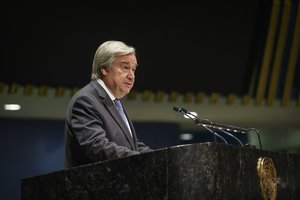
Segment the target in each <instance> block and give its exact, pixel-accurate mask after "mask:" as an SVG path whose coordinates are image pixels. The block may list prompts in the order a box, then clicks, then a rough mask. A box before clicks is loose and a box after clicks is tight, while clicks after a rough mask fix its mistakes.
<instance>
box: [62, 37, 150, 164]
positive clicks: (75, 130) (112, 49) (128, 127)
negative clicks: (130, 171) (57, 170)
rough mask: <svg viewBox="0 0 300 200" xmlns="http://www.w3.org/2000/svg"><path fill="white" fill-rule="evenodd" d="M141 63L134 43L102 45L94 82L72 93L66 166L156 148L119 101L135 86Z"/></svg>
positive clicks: (67, 123) (66, 136) (117, 42)
mask: <svg viewBox="0 0 300 200" xmlns="http://www.w3.org/2000/svg"><path fill="white" fill-rule="evenodd" d="M137 66H138V63H137V58H136V55H135V49H134V48H133V47H131V46H128V45H126V44H125V43H123V42H121V41H106V42H104V43H103V44H101V45H100V46H99V48H98V49H97V51H96V53H95V56H94V61H93V66H92V74H91V79H92V80H91V82H90V83H89V84H87V85H86V86H85V87H83V88H82V89H80V90H79V91H78V92H77V93H76V94H75V95H74V96H73V97H72V99H71V100H70V103H69V106H68V110H67V117H66V125H65V168H69V167H75V166H79V165H83V164H88V163H92V162H96V161H103V160H109V159H114V158H121V157H126V156H131V155H136V154H140V153H144V152H150V151H152V149H150V147H148V146H146V145H145V144H144V143H143V142H141V141H139V140H138V139H137V135H136V132H135V130H134V127H133V124H132V122H131V120H130V118H129V117H128V115H127V113H126V111H125V110H124V108H123V107H122V104H120V102H118V101H117V100H119V99H121V98H123V97H124V96H125V95H126V94H128V93H129V92H130V90H131V89H132V87H133V85H134V81H135V71H136V68H137ZM115 100H116V103H115ZM117 106H121V107H120V108H117ZM122 109H123V110H124V113H125V114H124V113H123V114H124V115H125V117H124V119H123V117H122V115H123V114H122Z"/></svg>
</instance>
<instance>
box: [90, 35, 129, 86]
mask: <svg viewBox="0 0 300 200" xmlns="http://www.w3.org/2000/svg"><path fill="white" fill-rule="evenodd" d="M127 54H134V55H135V48H134V47H132V46H128V45H126V44H125V43H124V42H121V41H115V40H111V41H106V42H104V43H102V44H101V45H100V46H99V47H98V49H97V51H96V53H95V56H94V61H93V66H92V73H91V79H92V80H95V79H98V78H101V77H100V76H101V74H100V69H102V68H107V67H111V65H112V63H113V61H114V60H115V59H116V56H122V55H127Z"/></svg>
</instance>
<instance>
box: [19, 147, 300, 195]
mask: <svg viewBox="0 0 300 200" xmlns="http://www.w3.org/2000/svg"><path fill="white" fill-rule="evenodd" d="M21 198H22V199H23V200H25V199H30V200H35V199H36V200H41V199H42V200H53V199H59V200H62V199H72V200H73V199H80V200H90V199H97V200H101V199H103V200H104V199H105V200H126V199H129V200H196V199H197V200H198V199H222V200H224V199H253V200H258V199H285V200H286V199H289V200H290V199H300V156H299V155H296V154H287V153H281V152H272V151H265V150H259V149H254V148H249V147H242V146H237V145H225V144H218V143H210V142H209V143H197V144H187V145H179V146H172V147H167V148H162V149H158V150H155V151H153V152H149V153H144V154H140V155H134V156H130V157H126V158H120V159H115V160H109V161H104V162H96V163H92V164H88V165H83V166H79V167H74V168H70V169H66V170H61V171H56V172H52V173H48V174H42V175H37V176H34V177H28V178H24V179H22V180H21Z"/></svg>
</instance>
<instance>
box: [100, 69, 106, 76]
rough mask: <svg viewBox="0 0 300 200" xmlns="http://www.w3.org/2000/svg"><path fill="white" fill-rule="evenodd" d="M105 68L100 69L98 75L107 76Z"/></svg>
mask: <svg viewBox="0 0 300 200" xmlns="http://www.w3.org/2000/svg"><path fill="white" fill-rule="evenodd" d="M107 70H108V69H107V68H101V69H100V75H102V76H105V75H106V74H107Z"/></svg>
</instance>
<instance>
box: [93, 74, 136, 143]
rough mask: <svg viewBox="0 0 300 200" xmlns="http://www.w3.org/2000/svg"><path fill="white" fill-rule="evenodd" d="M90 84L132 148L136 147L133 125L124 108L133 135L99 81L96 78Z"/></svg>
mask: <svg viewBox="0 0 300 200" xmlns="http://www.w3.org/2000/svg"><path fill="white" fill-rule="evenodd" d="M90 84H91V85H92V86H93V87H94V88H95V89H96V91H97V93H98V94H99V96H100V98H101V99H102V100H103V103H104V105H105V106H106V108H107V109H108V111H109V112H110V113H111V115H112V116H113V117H114V119H115V120H116V121H117V123H118V124H119V126H120V127H121V129H122V130H123V132H124V134H125V135H126V138H127V139H128V141H129V142H130V144H131V146H132V147H133V149H136V145H135V143H134V140H133V138H135V131H134V128H133V125H132V123H131V121H130V120H129V118H128V115H127V113H126V110H125V108H124V112H125V114H126V116H127V119H128V120H129V124H130V127H131V131H132V135H133V137H131V135H130V132H129V130H128V128H127V125H126V124H125V122H124V120H123V119H122V117H121V116H120V114H119V111H118V110H117V108H116V107H115V104H114V103H113V101H112V99H111V98H110V97H109V95H108V94H107V92H106V91H105V89H104V88H103V87H102V86H101V85H100V83H99V82H98V81H97V80H92V81H91V82H90Z"/></svg>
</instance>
